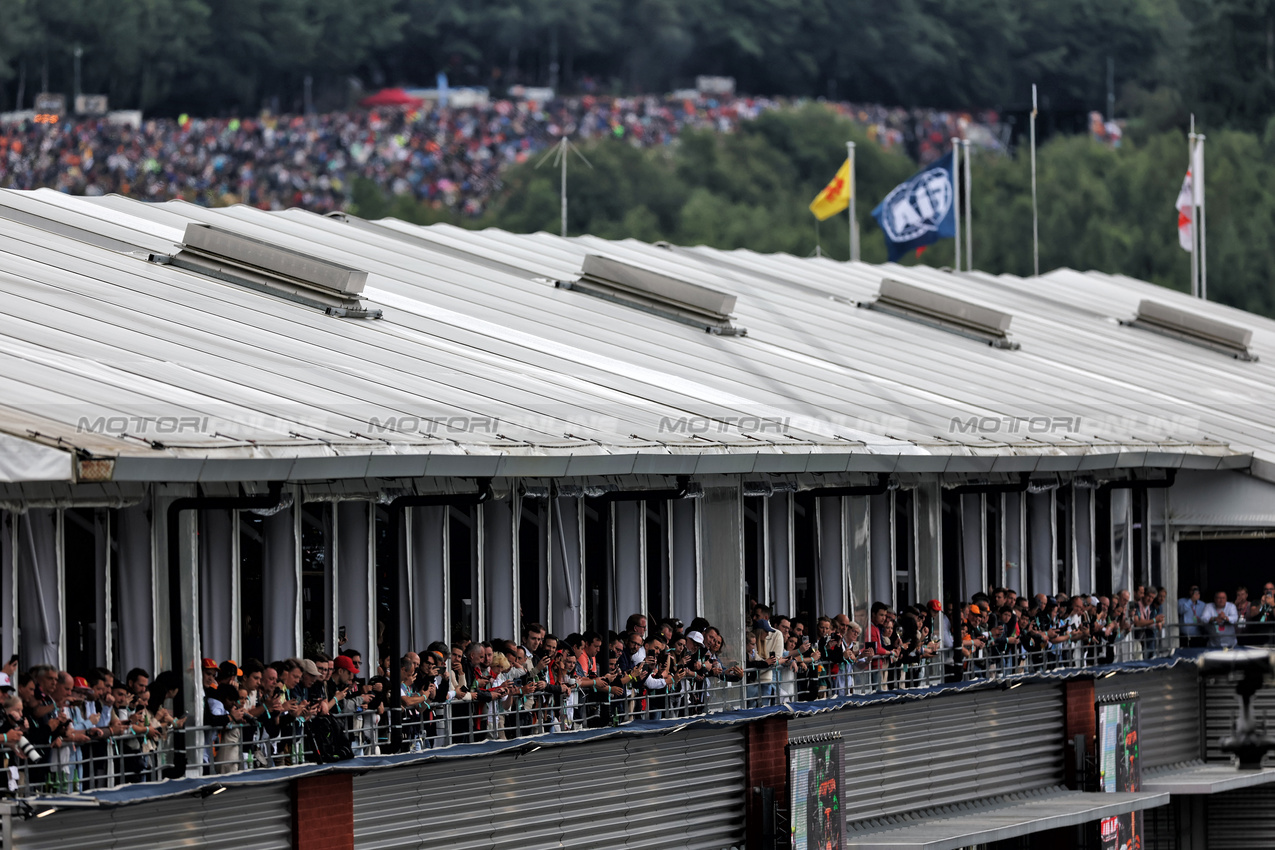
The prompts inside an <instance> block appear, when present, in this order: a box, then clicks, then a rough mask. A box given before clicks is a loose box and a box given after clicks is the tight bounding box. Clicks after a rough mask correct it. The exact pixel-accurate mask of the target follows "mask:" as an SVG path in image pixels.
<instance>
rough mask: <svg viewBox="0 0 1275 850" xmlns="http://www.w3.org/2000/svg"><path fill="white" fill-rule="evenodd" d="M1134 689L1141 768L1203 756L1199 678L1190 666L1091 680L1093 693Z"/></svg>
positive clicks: (1100, 694) (1109, 692)
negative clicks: (1140, 748)
mask: <svg viewBox="0 0 1275 850" xmlns="http://www.w3.org/2000/svg"><path fill="white" fill-rule="evenodd" d="M1125 691H1136V692H1137V694H1138V697H1139V701H1138V711H1139V718H1138V719H1139V725H1140V727H1141V729H1140V734H1141V741H1142V767H1143V769H1146V768H1149V767H1163V766H1164V765H1168V764H1178V763H1180V762H1184V761H1195V760H1197V759H1200V758H1202V757H1203V756H1202V750H1201V745H1200V738H1201V722H1200V679H1199V674H1198V672H1197V671H1196V669H1195V668H1194V667H1192V666H1187V665H1184V666H1180V667H1172V668H1169V669H1167V670H1152V671H1150V672H1147V673H1129V674H1119V675H1116V676H1112V677H1110V678H1107V679H1099V680H1097V681H1096V682H1094V696H1095V697H1098V698H1101V697H1104V696H1109V695H1111V694H1115V693H1122V692H1125Z"/></svg>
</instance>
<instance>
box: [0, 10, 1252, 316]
mask: <svg viewBox="0 0 1275 850" xmlns="http://www.w3.org/2000/svg"><path fill="white" fill-rule="evenodd" d="M0 19H2V20H3V21H4V22H5V23H4V26H3V27H0V111H2V110H6V109H12V108H14V107H15V106H18V105H22V106H30V103H31V98H32V97H33V95H34V93H35V92H38V91H41V90H52V91H62V92H67V93H70V92H72V91H73V90H75V89H76V87H77V81H78V90H79V91H81V92H87V93H106V94H108V95H109V96H110V97H111V101H112V105H113V106H114V107H117V108H140V109H143V110H144V111H145V112H146V113H147V114H148V115H161V116H162V115H176V114H178V113H190V114H194V115H208V116H217V115H221V116H231V115H249V114H254V113H256V112H257V111H258V110H260V109H263V108H268V109H272V110H275V111H285V112H297V111H300V110H301V109H302V108H304V107H305V106H307V105H309V106H312V107H313V108H314V109H316V110H333V109H345V108H348V107H351V106H352V105H353V104H354V102H355V100H356V99H357V97H358V96H359V94H360V92H366V91H368V90H373V89H376V88H378V87H381V86H388V85H429V84H431V83H432V82H433V80H434V76H435V74H437V73H439V72H446V73H447V74H448V76H449V79H450V81H451V83H452V84H453V85H484V86H488V87H489V88H491V89H492V91H493V93H494V94H496V95H500V94H501V93H502V92H503V91H504V90H505V89H506V88H507V87H509V86H511V85H513V84H515V83H521V84H528V85H549V86H553V87H554V88H555V89H556V90H558V91H559V92H562V93H571V92H582V91H595V92H599V93H631V92H663V91H669V90H672V89H675V88H678V87H682V86H686V85H688V84H690V83H691V82H692V81H693V80H694V77H695V76H696V75H699V74H719V75H729V76H733V77H734V78H735V79H736V80H737V82H738V88H739V90H740V91H742V92H752V93H756V94H763V95H781V96H782V95H786V96H791V97H793V98H797V99H802V98H804V99H818V98H829V99H835V100H852V101H858V102H868V103H884V104H888V105H898V106H909V107H912V106H926V107H937V108H954V109H971V110H973V109H995V110H999V111H1001V113H1002V116H1003V117H1004V118H1005V120H1007V121H1008V122H1010V123H1015V122H1017V128H1018V130H1019V131H1021V128H1022V125H1023V120H1024V119H1025V117H1026V110H1027V106H1028V97H1029V92H1030V85H1031V84H1032V83H1036V84H1038V85H1039V87H1040V91H1041V93H1042V107H1043V110H1042V111H1043V112H1044V114H1045V124H1046V126H1048V127H1059V128H1061V127H1065V126H1067V123H1068V120H1067V118H1066V116H1071V126H1073V127H1075V128H1076V129H1079V126H1078V123H1079V125H1083V120H1084V116H1085V114H1086V113H1087V111H1089V110H1102V111H1104V112H1105V111H1109V109H1110V108H1111V105H1110V104H1109V102H1108V97H1109V96H1113V97H1114V109H1115V113H1116V115H1117V117H1119V118H1120V119H1121V120H1122V121H1123V122H1125V124H1126V127H1127V132H1126V134H1125V137H1124V141H1123V144H1122V145H1120V146H1119V147H1115V148H1113V147H1111V146H1108V145H1104V144H1101V143H1098V142H1095V141H1093V140H1091V139H1090V138H1088V136H1087V135H1084V134H1083V133H1080V134H1075V135H1067V134H1065V133H1062V134H1055V135H1053V136H1052V137H1051V138H1049V139H1048V140H1047V141H1046V143H1045V144H1043V146H1042V148H1041V150H1040V157H1039V159H1040V169H1039V174H1040V210H1041V225H1040V233H1041V267H1042V269H1049V268H1054V267H1057V266H1064V265H1065V266H1073V267H1077V268H1096V269H1102V270H1107V271H1112V272H1123V273H1125V274H1129V275H1133V276H1136V277H1140V278H1145V279H1149V280H1153V281H1156V282H1159V283H1162V284H1164V285H1167V286H1173V287H1176V288H1180V289H1182V288H1186V286H1187V277H1188V261H1187V255H1186V254H1185V253H1184V252H1182V251H1181V250H1180V249H1179V248H1178V247H1177V244H1176V230H1175V227H1174V224H1175V221H1176V219H1175V212H1174V210H1173V201H1174V198H1175V196H1176V194H1177V191H1178V187H1179V185H1180V184H1181V181H1182V174H1183V171H1184V169H1185V164H1186V140H1185V138H1184V130H1185V127H1186V123H1187V120H1188V116H1189V115H1190V114H1195V115H1196V116H1197V119H1198V121H1199V124H1200V126H1201V127H1202V128H1204V129H1205V130H1206V131H1207V133H1208V135H1209V142H1208V151H1209V163H1210V164H1209V184H1208V192H1209V201H1208V203H1209V219H1208V220H1209V266H1210V295H1211V296H1212V297H1215V298H1217V299H1219V300H1222V301H1226V302H1228V303H1231V304H1234V305H1236V306H1240V307H1244V308H1246V309H1251V310H1255V311H1259V312H1263V313H1266V314H1268V315H1275V288H1273V287H1272V286H1271V279H1270V278H1271V272H1270V270H1271V269H1272V268H1275V256H1273V255H1275V240H1272V239H1271V238H1270V234H1271V233H1272V230H1275V117H1273V116H1275V0H978V2H970V0H896V2H891V3H883V2H870V0H693V2H675V0H552V2H550V0H360V2H357V3H351V2H349V1H348V0H61V2H58V3H51V2H43V0H0ZM1077 116H1079V122H1078V123H1077V121H1076V120H1075V119H1076V117H1077ZM847 138H853V139H857V140H858V141H859V142H860V148H859V197H860V203H859V207H858V210H859V215H860V218H861V224H862V231H863V257H864V259H866V260H870V261H880V260H883V259H884V256H885V251H884V247H883V245H882V242H881V238H880V234H879V231H877V230H876V226H875V223H874V222H873V221H872V220H871V218H870V210H871V208H872V206H873V204H875V202H876V201H877V200H879V199H880V198H881V197H882V196H883V195H884V193H885V192H886V191H888V190H889V189H890V188H891V187H892V186H894V185H895V184H896V183H898V182H899V181H900V180H902V179H904V178H906V177H907V176H908V175H910V174H911V173H912V172H913V171H915V168H916V165H915V163H913V162H911V161H909V160H908V159H907V157H906V156H905V155H904V154H903V153H902V151H901V149H898V148H896V149H894V150H892V151H887V150H883V149H882V148H880V147H878V146H876V145H875V144H873V143H871V142H869V141H868V140H867V139H866V138H865V137H864V135H863V131H862V129H861V128H858V127H855V126H853V125H851V124H849V123H848V122H844V121H842V120H841V119H839V118H838V117H837V116H836V115H835V113H834V112H833V111H832V110H829V109H825V108H822V107H820V106H818V105H815V104H812V105H809V106H807V107H805V108H802V109H795V110H788V111H780V112H769V113H765V114H763V115H762V117H761V118H759V119H758V120H756V121H753V122H747V123H746V124H745V125H744V126H743V127H742V129H741V130H740V131H739V132H737V133H735V134H726V135H723V134H713V133H707V132H698V133H691V134H688V135H684V136H682V137H681V139H680V140H679V141H678V143H677V144H675V145H672V146H669V147H664V148H655V149H645V150H640V149H637V148H635V147H634V146H632V145H630V144H626V143H625V142H623V141H617V140H610V141H599V142H595V143H593V144H591V145H589V146H588V147H587V148H586V150H585V153H586V155H587V156H588V158H589V160H590V162H591V163H592V168H586V167H584V166H582V165H581V164H580V163H578V162H576V163H573V166H572V176H571V181H572V184H571V185H572V189H571V208H570V228H571V230H572V231H573V232H575V233H580V232H591V233H596V234H598V235H601V236H606V237H611V238H624V237H633V238H638V239H646V240H654V239H668V240H671V241H674V242H679V243H686V244H695V243H705V244H712V245H718V246H722V247H728V248H729V247H744V246H746V247H749V248H752V249H755V250H759V251H789V252H792V253H795V254H799V255H805V254H809V253H812V252H813V251H814V250H815V247H816V240H817V239H818V241H819V242H821V250H823V251H824V252H825V253H827V254H829V255H831V256H834V257H844V256H845V254H846V247H845V227H844V219H841V220H831V221H829V222H827V223H825V224H824V225H823V228H822V233H817V231H816V227H815V222H814V219H813V218H812V217H811V215H810V214H809V212H808V211H807V210H806V205H807V204H808V203H809V200H810V198H811V197H813V195H814V193H815V192H816V191H817V190H818V189H819V188H820V187H821V186H822V185H823V184H824V183H825V182H826V181H827V179H828V178H829V177H830V176H831V175H832V173H833V172H834V171H835V170H836V167H837V165H838V164H839V162H840V160H841V158H842V157H843V156H844V153H843V152H844V141H845V140H846V139H847ZM1022 153H1023V151H1022V150H1021V146H1020V148H1019V149H1018V150H1017V151H1015V152H1013V154H1012V155H1010V156H1005V155H1003V154H991V153H986V154H981V155H979V156H978V157H977V158H976V161H975V163H974V176H973V184H974V190H973V195H972V200H973V207H974V214H973V218H974V239H975V248H974V254H975V262H976V264H977V266H978V267H979V268H982V269H986V270H989V271H994V272H1012V273H1018V274H1023V273H1027V272H1029V271H1030V268H1031V238H1030V192H1029V188H1028V187H1029V172H1028V158H1027V157H1026V156H1024V155H1022ZM503 182H504V192H503V194H502V196H501V197H500V199H499V200H498V202H497V203H496V204H495V205H494V206H492V207H491V208H490V209H488V210H487V212H485V213H484V214H483V216H482V218H481V219H478V220H475V219H472V218H467V219H463V220H461V219H458V218H456V214H455V213H453V212H448V211H447V210H445V209H439V208H437V206H433V205H425V204H417V203H415V202H413V201H412V200H410V199H409V198H398V199H395V198H393V197H390V196H389V195H388V194H387V192H386V187H384V186H380V185H377V184H374V183H367V182H360V183H359V184H358V185H356V186H355V187H354V196H353V199H352V200H353V203H352V206H353V208H354V210H355V211H356V212H358V213H360V214H362V215H365V216H368V217H372V218H376V217H379V216H383V215H396V216H399V217H402V218H405V219H409V220H413V221H419V222H428V221H436V220H455V221H457V223H459V224H462V225H464V226H499V227H503V228H506V229H510V230H515V231H528V230H536V229H545V230H551V231H556V230H557V227H558V225H557V222H558V212H559V207H558V187H557V176H556V174H555V173H554V170H553V169H549V168H543V169H539V170H537V169H535V168H534V167H533V164H532V163H527V164H526V165H524V166H520V167H517V168H514V169H513V170H511V171H510V172H508V173H506V174H505V175H504V178H503ZM951 254H952V246H951V243H950V242H948V243H940V244H939V245H937V246H935V247H933V248H932V249H931V250H930V251H928V252H927V253H926V254H925V255H924V256H923V257H921V258H919V259H917V258H911V259H909V260H908V262H926V263H931V264H938V265H943V264H949V263H950V262H951Z"/></svg>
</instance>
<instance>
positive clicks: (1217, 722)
mask: <svg viewBox="0 0 1275 850" xmlns="http://www.w3.org/2000/svg"><path fill="white" fill-rule="evenodd" d="M1239 710H1240V702H1239V698H1238V697H1237V696H1236V695H1235V685H1234V683H1230V682H1224V681H1220V682H1216V683H1212V684H1206V685H1205V688H1204V723H1205V728H1204V733H1205V759H1206V760H1207V761H1219V762H1227V761H1230V760H1231V757H1230V756H1229V755H1228V754H1226V753H1224V752H1222V750H1221V749H1220V748H1219V747H1218V741H1219V740H1220V739H1222V738H1224V737H1226V736H1228V735H1230V734H1231V732H1232V731H1233V730H1234V729H1235V718H1236V716H1237V715H1238V714H1239ZM1253 710H1254V713H1255V714H1256V715H1257V724H1258V726H1259V727H1261V726H1265V727H1266V729H1267V730H1268V732H1269V731H1270V730H1272V729H1275V688H1270V687H1266V688H1263V689H1262V690H1260V691H1258V692H1257V693H1256V694H1255V695H1254V696H1253ZM1262 764H1264V765H1267V766H1271V765H1275V757H1273V756H1271V755H1267V756H1266V758H1265V759H1264V760H1263V762H1262Z"/></svg>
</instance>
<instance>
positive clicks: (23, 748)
mask: <svg viewBox="0 0 1275 850" xmlns="http://www.w3.org/2000/svg"><path fill="white" fill-rule="evenodd" d="M13 746H14V748H16V749H17V750H18V752H20V753H22V755H24V756H26V759H27V761H31V762H36V761H40V759H41V758H43V757H42V756H41V755H40V754H39V752H37V751H36V749H35V744H33V743H31V742H30V741H28V740H27V736H26V735H23V736H22V737H21V738H19V739H18V740H16V741H14V742H13Z"/></svg>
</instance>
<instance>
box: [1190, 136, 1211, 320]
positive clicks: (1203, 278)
mask: <svg viewBox="0 0 1275 850" xmlns="http://www.w3.org/2000/svg"><path fill="white" fill-rule="evenodd" d="M1195 145H1196V153H1197V154H1198V156H1196V159H1197V160H1199V166H1200V169H1199V170H1200V173H1199V174H1192V175H1191V180H1192V187H1195V186H1198V187H1199V190H1198V191H1197V192H1196V193H1195V196H1196V197H1197V198H1199V199H1200V206H1199V216H1200V297H1201V298H1203V299H1204V300H1206V301H1207V300H1208V298H1209V261H1208V257H1209V254H1208V249H1207V244H1208V235H1209V232H1208V229H1207V228H1206V227H1205V225H1204V134H1203V133H1200V134H1199V135H1197V136H1196V137H1195ZM1196 180H1198V181H1200V182H1199V183H1195V182H1194V181H1196Z"/></svg>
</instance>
